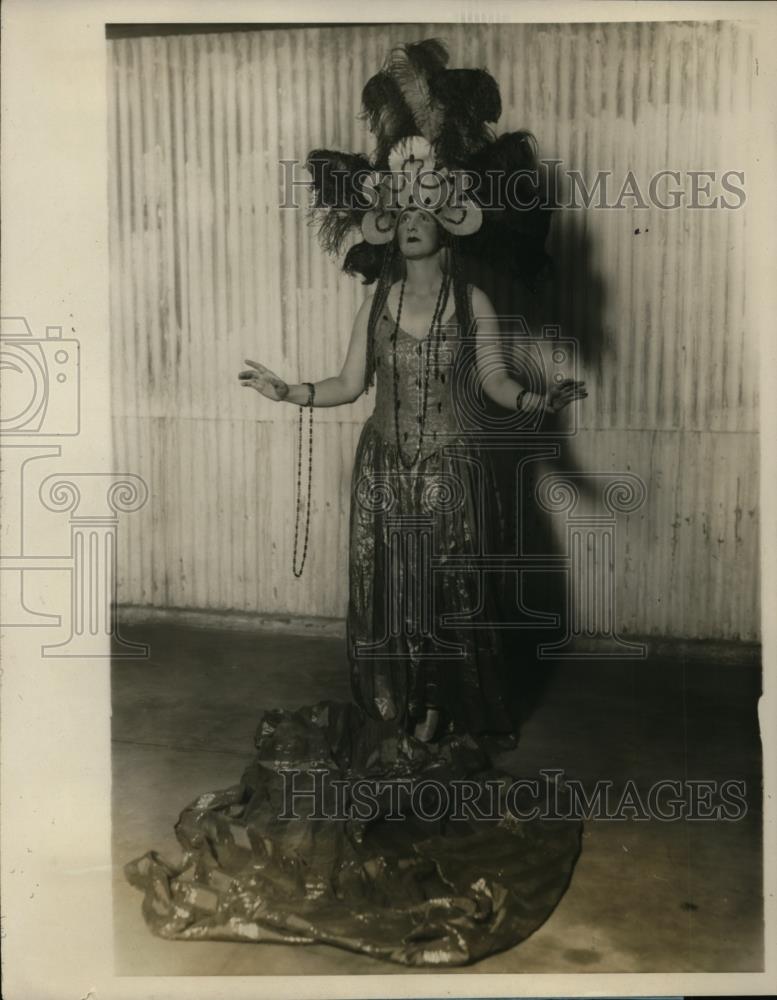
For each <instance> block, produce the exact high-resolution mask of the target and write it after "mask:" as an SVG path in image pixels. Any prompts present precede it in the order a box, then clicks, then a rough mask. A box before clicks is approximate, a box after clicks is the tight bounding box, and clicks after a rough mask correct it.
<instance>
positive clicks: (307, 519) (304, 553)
mask: <svg viewBox="0 0 777 1000" xmlns="http://www.w3.org/2000/svg"><path fill="white" fill-rule="evenodd" d="M308 384H310V383H308ZM314 393H315V390H314V389H313V387H312V386H311V392H310V395H309V397H308V409H309V410H310V419H309V421H308V503H307V514H306V516H305V544H304V546H303V549H302V562H301V563H300V567H299V570H297V539H298V536H299V515H300V508H301V506H302V411H303V409H304V407H302V406H300V408H299V446H298V448H297V513H296V518H295V524H294V554H293V556H292V561H291V568H292V570H293V571H294V575H295V576H296V577H297V578H298V579H299V577H301V576H302V570H303V569H304V568H305V559H306V558H307V554H308V538H309V537H310V501H311V495H312V492H313V396H314Z"/></svg>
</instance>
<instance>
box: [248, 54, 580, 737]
mask: <svg viewBox="0 0 777 1000" xmlns="http://www.w3.org/2000/svg"><path fill="white" fill-rule="evenodd" d="M445 61H446V56H445V52H444V50H443V49H442V47H441V46H440V45H439V43H437V42H422V43H419V44H417V45H410V46H406V47H404V48H403V49H400V50H398V51H396V52H395V53H394V54H393V55H392V57H391V59H390V60H389V62H388V64H387V66H386V67H385V68H384V69H383V70H382V71H381V73H379V74H378V75H377V76H376V77H374V78H373V79H372V80H371V81H370V82H369V83H368V84H367V86H366V87H365V90H364V97H363V101H364V106H365V113H366V114H367V117H368V118H369V119H370V121H371V123H372V124H373V128H374V131H375V132H376V133H377V139H378V150H377V152H376V156H375V161H374V163H369V162H368V161H365V160H364V158H362V157H358V156H348V155H347V154H337V153H332V152H331V151H326V150H317V151H315V152H314V153H312V154H311V156H310V159H309V166H310V169H311V171H312V173H313V176H314V185H315V190H316V193H317V196H318V206H319V208H320V209H321V214H323V215H324V219H323V222H322V226H321V234H322V236H323V239H324V242H325V245H327V246H328V247H329V248H330V249H334V250H337V249H339V247H340V245H341V243H342V240H343V238H344V236H345V235H346V233H347V232H348V231H349V229H350V227H352V226H356V225H358V226H359V227H360V229H361V234H362V236H363V242H362V243H360V244H356V245H355V246H354V247H352V248H351V250H350V251H349V254H348V256H347V257H346V262H345V269H346V270H347V271H349V272H350V273H361V274H363V275H364V277H365V280H366V281H375V280H377V288H376V290H375V292H374V293H373V294H372V295H370V296H368V297H367V298H366V299H365V301H364V303H363V304H362V307H361V309H360V311H359V313H358V315H357V317H356V321H355V323H354V327H353V332H352V334H351V340H350V345H349V347H348V352H347V355H346V359H345V363H344V365H343V368H342V371H341V372H340V374H339V375H337V376H335V377H334V378H329V379H326V380H324V381H321V382H317V383H304V384H302V385H287V384H286V382H284V381H283V380H282V379H281V378H279V377H278V376H277V375H276V374H275V373H273V372H272V371H270V370H269V369H267V368H266V367H264V366H263V365H262V364H260V363H258V362H256V361H247V364H249V365H250V368H249V369H247V370H244V371H242V372H241V373H240V375H239V378H240V380H241V382H242V384H243V385H244V386H249V387H251V388H254V389H256V390H257V391H258V392H259V393H261V394H262V395H264V396H266V397H268V398H270V399H273V400H278V401H281V400H284V401H286V402H290V403H294V404H297V405H299V406H310V407H315V406H338V405H343V404H347V403H352V402H354V401H355V400H356V399H357V398H358V397H360V396H361V394H362V393H363V392H364V391H365V390H367V389H368V388H369V386H370V385H371V384H372V382H373V380H377V389H376V400H375V410H374V412H373V414H372V416H371V417H370V418H369V419H368V421H367V423H366V425H365V427H364V429H363V431H362V434H361V438H360V440H359V445H358V448H357V452H356V459H355V465H354V471H353V479H352V485H351V497H350V502H351V517H350V547H349V605H348V615H347V627H348V654H349V660H350V665H351V687H352V692H353V695H354V698H355V700H356V702H357V703H358V704H359V705H360V706H361V707H362V708H364V710H365V711H367V712H368V713H369V714H372V715H374V716H376V717H378V718H382V719H385V720H393V721H396V722H397V723H398V724H400V725H402V726H404V727H405V728H410V729H412V731H414V733H415V735H416V736H417V737H418V738H419V739H422V740H424V741H428V740H430V739H433V738H435V737H436V736H439V735H440V733H441V732H443V731H448V730H454V731H459V732H470V733H473V734H486V733H490V734H502V735H503V736H507V734H510V733H511V732H512V731H513V730H514V728H515V719H514V717H513V716H514V713H513V712H512V711H511V706H510V704H509V697H508V696H507V693H506V685H505V682H504V681H505V677H504V674H505V669H506V664H505V662H504V653H503V650H502V644H501V643H500V636H499V631H498V626H497V627H495V626H494V625H493V624H491V625H489V624H487V623H488V622H489V621H490V622H492V623H493V621H494V620H495V618H498V615H497V613H496V611H495V610H494V608H493V601H492V600H491V597H490V595H489V594H488V593H485V594H484V595H483V596H482V597H481V595H480V589H481V588H482V589H484V590H485V588H483V586H482V581H481V580H479V577H478V572H477V568H476V562H475V561H474V557H476V556H477V554H478V552H489V551H491V552H493V551H494V548H493V547H492V544H493V541H497V542H498V530H497V531H496V532H495V531H494V528H495V526H497V525H498V521H499V508H498V503H497V502H496V499H495V485H494V482H493V480H492V478H491V477H490V475H489V466H488V465H487V464H486V463H484V462H483V461H481V460H479V459H478V458H477V457H476V455H475V453H474V452H473V451H472V449H471V446H470V445H468V444H467V439H466V436H465V435H464V434H462V433H460V416H459V413H458V412H457V402H456V400H457V395H456V390H455V386H456V385H458V386H459V387H461V386H466V385H467V382H468V381H469V387H468V388H464V390H463V391H464V392H467V391H469V392H470V393H471V392H472V391H475V392H477V391H478V388H477V387H478V386H480V387H482V390H483V391H484V392H485V393H486V395H488V396H489V397H490V398H491V399H492V400H493V401H495V402H496V403H497V404H499V405H500V406H502V407H504V408H506V409H510V410H515V409H518V410H521V411H522V413H523V414H524V415H525V417H526V419H528V420H532V421H534V423H536V421H537V419H541V417H542V415H543V411H545V410H548V411H551V412H554V413H555V412H558V411H559V410H560V409H562V408H563V407H565V406H567V405H569V404H570V403H571V402H573V401H574V400H576V399H580V398H582V397H584V396H585V394H586V393H585V387H584V385H583V383H582V382H576V381H573V380H572V379H568V380H566V381H564V382H561V383H560V384H556V385H553V386H552V387H551V388H550V389H549V390H548V391H535V390H534V388H531V389H530V388H528V387H527V386H526V385H524V384H522V383H521V382H519V381H516V380H515V379H514V378H511V377H510V375H509V373H508V371H507V369H506V368H505V366H504V364H503V362H502V361H501V359H500V358H499V356H498V355H499V352H498V344H497V342H496V341H495V337H496V335H497V334H498V323H497V320H496V317H495V314H494V309H493V307H492V305H491V303H490V302H489V300H488V298H487V297H486V295H485V294H484V293H483V292H482V291H481V290H480V289H478V288H475V287H473V286H471V285H468V284H466V283H465V281H464V278H463V276H462V268H461V256H462V250H463V249H466V248H465V247H464V244H466V243H467V241H468V240H469V241H472V238H473V237H474V236H475V235H476V234H479V233H481V230H482V228H483V210H482V209H481V207H480V205H479V204H478V202H477V200H476V199H475V197H471V196H470V195H469V194H468V193H467V192H466V191H464V190H463V187H464V185H463V176H464V175H463V174H462V173H461V172H459V171H457V170H454V169H452V168H451V166H450V165H451V164H457V163H461V162H466V163H467V164H468V165H470V167H471V168H472V171H471V173H470V175H469V179H470V181H472V178H473V174H474V177H475V179H477V177H478V175H479V174H480V175H483V174H485V173H486V172H487V171H489V170H490V171H491V175H492V176H493V174H494V172H495V169H496V170H498V169H500V168H501V169H502V170H503V172H504V173H505V174H506V168H510V167H512V168H513V169H512V172H513V173H514V174H515V173H517V172H518V171H519V170H521V171H524V172H526V171H527V168H531V167H536V164H534V163H533V161H532V151H531V146H530V139H529V136H528V135H527V134H525V133H515V134H513V135H509V134H508V135H507V136H503V137H502V138H501V140H499V141H498V142H491V143H489V141H488V133H487V132H486V131H485V121H484V120H483V118H484V117H486V118H487V119H488V120H491V118H493V117H494V116H498V90H496V84H495V83H494V81H493V80H492V79H491V77H490V76H489V75H488V74H487V73H484V72H483V71H482V70H448V69H447V68H445ZM408 132H410V133H411V134H407V133H408ZM510 150H512V153H510ZM511 156H512V159H513V162H512V163H511ZM516 157H517V160H516ZM494 165H496V167H495V166H494ZM368 167H369V171H368V170H367V168H368ZM373 168H374V169H373ZM524 176H525V174H524ZM335 181H337V182H338V183H339V185H340V189H339V192H338V191H335V190H334V189H335ZM360 181H361V190H360ZM490 193H491V195H492V202H493V195H494V192H493V191H492V192H490ZM525 193H526V192H524V194H525ZM370 195H371V196H372V198H371V201H370V200H369V196H370ZM496 195H497V202H498V199H499V198H500V197H501V198H502V200H503V203H504V205H503V206H501V207H500V206H499V204H497V209H496V211H494V210H493V207H492V209H491V216H492V221H491V225H490V235H489V233H486V234H485V236H486V239H485V241H484V239H483V238H482V234H481V239H480V240H479V241H478V242H476V252H479V253H481V254H482V252H483V249H484V243H485V244H489V243H490V244H491V256H492V258H493V257H494V256H496V257H498V256H499V255H500V254H505V255H506V259H502V260H498V261H497V263H498V264H499V265H500V266H501V267H505V266H506V265H507V266H508V267H509V266H511V265H512V266H513V267H514V268H515V269H517V270H519V271H520V270H521V266H522V265H524V273H523V274H522V275H521V276H522V277H526V274H525V270H526V269H525V262H526V260H527V258H529V259H530V255H531V252H532V250H533V251H534V256H535V260H534V261H531V263H533V264H534V266H536V258H537V257H539V259H540V263H542V253H541V239H542V232H541V230H540V231H536V230H535V232H533V233H532V231H531V226H532V225H535V227H536V221H535V219H534V218H532V219H531V220H530V221H529V222H527V221H526V220H525V219H521V218H520V216H518V217H517V220H516V215H517V213H516V212H515V211H513V212H512V213H510V212H509V211H507V210H506V205H507V190H506V188H505V186H504V185H503V186H502V188H501V189H500V188H498V187H497V189H496ZM367 204H371V206H372V207H368V208H365V205H367ZM519 211H520V209H519ZM528 214H531V213H528ZM536 215H537V213H536V212H534V216H535V217H536ZM494 217H496V219H495V220H494ZM516 222H517V226H516ZM511 223H512V225H513V231H512V233H511V234H510V236H511V237H512V238H511V239H510V238H509V236H506V235H505V232H504V230H505V229H506V228H507V227H509V226H510V224H511ZM500 229H501V230H502V231H501V232H500ZM473 321H474V322H473ZM495 344H496V346H497V352H496V355H495V353H494V346H495ZM461 347H465V348H468V349H465V350H464V351H460V348H461ZM468 366H469V367H471V368H474V371H473V372H470V373H466V372H465V370H466V368H467V367H468ZM472 375H474V376H475V377H474V379H473V378H472V377H471V376H472ZM457 380H458V381H457ZM537 388H539V387H537ZM460 393H461V389H460ZM460 393H459V396H460ZM459 409H460V407H459ZM414 517H415V518H416V519H419V518H420V519H421V520H420V523H417V524H416V526H415V527H414V526H413V525H412V523H411V521H409V520H408V519H411V520H412V518H414ZM403 518H404V519H405V524H404V526H403V525H402V519H403ZM495 536H496V537H495ZM489 538H491V539H492V540H493V541H492V543H489ZM468 559H469V560H471V561H468ZM446 567H447V568H446ZM479 605H482V606H480V607H479ZM476 610H477V614H476V615H474V616H473V614H472V613H473V612H474V611H476ZM451 617H454V618H455V617H458V618H459V622H458V623H457V624H453V625H447V626H446V625H445V624H444V621H445V619H447V618H451ZM467 619H469V620H467ZM478 620H480V624H478ZM473 626H474V627H473Z"/></svg>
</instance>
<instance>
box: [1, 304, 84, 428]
mask: <svg viewBox="0 0 777 1000" xmlns="http://www.w3.org/2000/svg"><path fill="white" fill-rule="evenodd" d="M80 374H81V369H80V345H79V342H78V341H77V340H76V339H74V338H64V337H63V336H62V327H61V326H47V327H46V336H45V337H43V338H41V337H35V336H34V335H33V332H32V330H31V329H30V325H29V323H28V322H27V320H26V319H25V318H24V317H23V316H11V317H5V318H3V319H2V320H0V378H2V384H3V407H2V415H1V416H0V434H2V435H4V436H6V435H14V436H17V435H29V436H31V435H38V436H40V437H64V436H68V435H70V436H72V435H75V434H78V432H79V430H80V413H81V406H80V394H81V378H80Z"/></svg>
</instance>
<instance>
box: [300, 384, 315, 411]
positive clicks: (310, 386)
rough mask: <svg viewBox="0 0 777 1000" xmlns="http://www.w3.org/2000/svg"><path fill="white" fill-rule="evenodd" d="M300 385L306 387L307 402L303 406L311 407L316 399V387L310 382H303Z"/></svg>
mask: <svg viewBox="0 0 777 1000" xmlns="http://www.w3.org/2000/svg"><path fill="white" fill-rule="evenodd" d="M302 384H303V385H306V386H307V387H308V401H307V403H305V404H304V405H305V406H310V407H312V406H313V400H314V399H315V398H316V387H315V385H313V383H312V382H303V383H302Z"/></svg>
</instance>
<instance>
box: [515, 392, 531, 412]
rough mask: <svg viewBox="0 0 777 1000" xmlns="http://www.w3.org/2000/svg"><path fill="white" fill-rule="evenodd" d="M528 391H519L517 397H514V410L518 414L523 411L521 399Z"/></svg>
mask: <svg viewBox="0 0 777 1000" xmlns="http://www.w3.org/2000/svg"><path fill="white" fill-rule="evenodd" d="M528 391H529V390H528V389H521V391H520V392H519V393H518V395H517V396H516V397H515V408H516V410H518V412H519V413H520V412H521V410H522V409H523V397H524V396H525V395H526V394H527V392H528Z"/></svg>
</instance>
